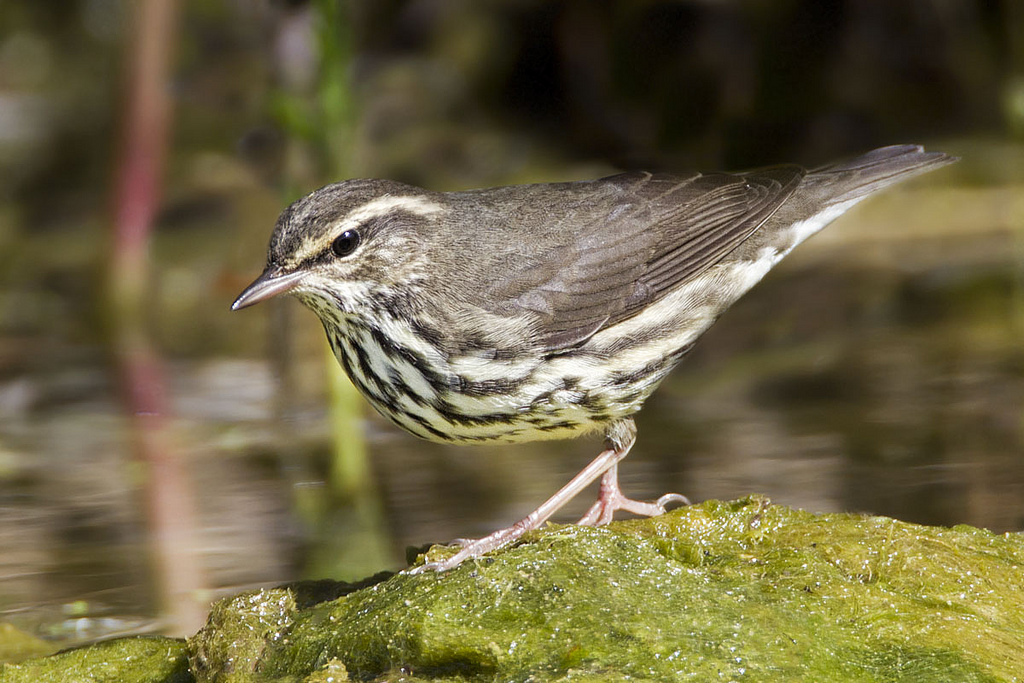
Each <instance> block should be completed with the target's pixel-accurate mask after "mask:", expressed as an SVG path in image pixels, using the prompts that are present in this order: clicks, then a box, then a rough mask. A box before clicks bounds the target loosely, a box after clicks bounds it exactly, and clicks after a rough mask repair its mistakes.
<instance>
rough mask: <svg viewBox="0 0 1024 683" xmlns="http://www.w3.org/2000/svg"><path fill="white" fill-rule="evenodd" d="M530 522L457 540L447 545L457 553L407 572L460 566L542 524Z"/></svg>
mask: <svg viewBox="0 0 1024 683" xmlns="http://www.w3.org/2000/svg"><path fill="white" fill-rule="evenodd" d="M531 522H532V520H531V518H530V517H526V518H525V519H521V520H519V521H518V522H516V523H515V524H513V525H512V526H510V527H505V528H504V529H498V530H497V531H495V532H494V533H491V534H488V535H487V536H484V537H483V538H476V539H468V538H457V539H455V540H454V541H452V542H451V543H449V544H448V547H457V548H458V549H459V552H457V553H455V554H454V555H451V556H449V557H446V558H445V559H443V560H433V561H430V562H424V563H423V564H421V565H420V566H418V567H413V568H412V569H410V570H409V573H410V574H421V573H423V572H426V571H434V572H446V571H448V570H449V569H452V568H454V567H457V566H458V565H460V564H462V562H463V561H464V560H468V559H469V558H471V557H480V556H481V555H484V554H486V553H489V552H491V551H492V550H497V549H498V548H503V547H505V546H506V545H508V544H509V543H512V542H513V541H515V540H516V539H518V538H519V537H521V536H522V535H523V534H525V533H526V532H527V531H530V530H532V529H535V528H537V526H540V524H541V523H542V522H538V523H537V524H531Z"/></svg>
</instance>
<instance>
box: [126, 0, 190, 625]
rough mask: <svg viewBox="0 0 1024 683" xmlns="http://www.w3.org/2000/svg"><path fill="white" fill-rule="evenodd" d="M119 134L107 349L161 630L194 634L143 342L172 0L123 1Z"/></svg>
mask: <svg viewBox="0 0 1024 683" xmlns="http://www.w3.org/2000/svg"><path fill="white" fill-rule="evenodd" d="M133 6H134V7H135V10H136V14H135V30H134V34H133V40H132V43H131V46H130V50H129V53H128V79H129V80H128V93H127V100H126V112H125V116H124V119H123V125H124V133H123V138H122V141H121V149H120V155H119V158H118V165H117V169H116V178H115V187H114V197H113V201H114V242H113V258H112V263H111V272H110V278H111V301H112V304H113V328H114V335H115V338H114V346H115V350H116V354H117V363H118V368H119V372H120V375H121V380H122V384H123V388H124V400H125V402H126V404H127V409H128V411H129V413H130V415H131V419H132V431H133V435H134V441H135V453H136V457H137V459H138V461H139V462H140V463H141V464H142V465H143V471H144V477H145V481H144V491H145V497H146V504H147V512H148V516H149V530H150V532H151V537H150V549H151V553H152V561H153V567H154V571H155V573H156V579H157V584H158V593H159V599H160V603H161V611H162V613H163V617H164V619H165V620H166V622H167V627H166V630H167V631H169V632H172V633H175V634H183V633H191V632H194V631H195V630H196V629H197V628H198V627H199V626H200V625H201V624H202V620H203V618H204V616H205V611H206V608H205V604H204V601H203V600H202V595H203V593H204V591H203V587H204V581H203V575H202V570H201V567H200V563H199V558H198V553H197V551H198V547H197V543H196V529H195V510H194V499H193V496H192V492H191V487H190V484H189V478H188V475H187V467H186V464H185V463H184V462H183V461H182V457H181V453H180V451H179V450H177V449H175V448H174V447H173V444H172V443H171V439H170V438H169V429H168V420H167V417H166V416H167V408H168V406H167V392H166V386H165V381H164V373H163V366H162V363H161V362H160V358H159V356H158V354H157V353H156V351H155V349H154V348H153V346H152V344H151V343H150V341H149V338H148V334H147V332H146V327H145V320H146V313H147V306H148V299H147V288H146V286H147V282H148V275H149V260H148V248H149V236H150V232H151V229H152V226H153V220H154V217H155V216H156V212H157V209H158V207H159V202H160V186H161V182H162V171H163V165H164V159H165V157H166V153H167V140H168V134H169V129H170V120H171V103H170V98H169V96H168V91H167V89H168V84H169V80H170V78H169V74H170V65H171V55H172V51H173V44H174V39H175V36H176V19H177V12H178V7H177V2H176V0H145V1H144V2H140V3H135V4H134V5H133Z"/></svg>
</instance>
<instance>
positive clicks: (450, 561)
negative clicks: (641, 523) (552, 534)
mask: <svg viewBox="0 0 1024 683" xmlns="http://www.w3.org/2000/svg"><path fill="white" fill-rule="evenodd" d="M634 441H636V426H635V425H634V424H633V419H632V418H628V417H627V418H623V419H622V420H619V421H618V422H615V423H613V424H612V426H611V427H610V428H609V429H608V432H607V434H606V436H605V450H604V451H602V452H601V454H600V455H598V456H597V457H596V458H594V459H593V460H592V461H591V462H590V464H589V465H587V466H586V467H584V468H583V469H582V470H580V473H579V474H577V475H576V476H575V477H573V478H572V479H571V480H570V481H569V483H568V484H566V485H565V486H563V487H562V488H560V489H559V490H558V492H557V493H555V495H553V496H551V497H550V498H548V499H547V500H546V501H544V502H543V503H541V504H540V506H539V507H538V508H537V509H536V510H534V511H533V512H531V513H530V514H528V515H527V516H526V517H524V518H523V519H521V520H519V521H518V522H516V523H515V524H513V525H512V526H510V527H506V528H504V529H498V530H497V531H495V532H494V533H492V534H490V535H488V536H484V537H483V538H478V539H476V540H474V541H465V542H463V543H462V544H461V546H462V547H461V548H460V549H459V552H457V553H455V554H454V555H452V556H451V557H448V558H446V559H444V560H438V561H437V562H427V563H425V564H422V565H420V566H419V567H416V568H414V569H412V570H411V572H410V573H412V574H418V573H420V572H422V571H425V570H428V569H432V570H434V571H439V572H443V571H447V570H449V569H451V568H452V567H455V566H458V565H459V564H460V563H461V562H462V561H463V560H465V559H468V558H470V557H479V556H480V555H483V554H485V553H489V552H491V551H492V550H497V549H498V548H503V547H505V546H506V545H508V544H509V543H512V542H513V541H515V540H516V539H518V538H520V537H521V536H522V535H523V534H525V533H526V532H528V531H532V530H533V529H536V528H537V527H539V526H540V525H541V524H543V523H544V522H546V521H547V520H548V519H549V518H550V517H551V515H553V514H555V513H556V512H558V510H559V509H561V508H562V506H563V505H565V504H566V503H568V502H569V501H570V500H572V499H573V498H574V497H575V496H576V494H578V493H579V492H580V491H582V490H583V489H585V488H587V486H589V485H590V484H591V483H593V481H594V480H595V479H597V478H598V477H600V476H601V475H602V474H604V473H605V472H607V471H609V468H612V469H614V468H615V465H616V464H617V463H618V462H619V461H620V460H622V459H623V458H624V457H626V454H627V453H629V449H630V447H631V446H632V445H633V442H634ZM612 481H613V482H614V481H615V478H614V477H613V478H612ZM602 490H603V484H602ZM615 490H616V491H618V485H617V484H616V485H615ZM620 498H624V497H622V496H621V494H620ZM624 499H625V498H624ZM625 500H628V499H625ZM662 512H664V509H662Z"/></svg>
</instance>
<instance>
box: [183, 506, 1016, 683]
mask: <svg viewBox="0 0 1024 683" xmlns="http://www.w3.org/2000/svg"><path fill="white" fill-rule="evenodd" d="M430 552H431V553H432V554H434V553H446V552H450V550H448V549H445V548H434V549H432V550H431V551H430ZM1022 567H1024V539H1022V538H1021V537H1020V536H1018V535H1001V536H1000V535H995V534H991V533H988V532H985V531H982V530H978V529H973V528H967V527H958V528H955V529H942V528H933V527H922V526H916V525H911V524H906V523H902V522H898V521H895V520H891V519H886V518H877V517H862V516H856V515H841V514H836V515H813V514H810V513H805V512H800V511H794V510H790V509H787V508H783V507H778V506H772V505H768V504H767V503H766V501H764V500H763V499H757V498H752V499H748V500H744V501H738V502H735V503H719V502H709V503H705V504H702V505H699V506H693V507H689V508H684V509H681V510H678V511H675V512H673V513H670V514H668V515H665V516H663V517H660V518H656V519H651V520H636V521H629V522H622V523H616V524H613V525H611V526H609V527H603V528H597V529H595V528H587V527H576V526H565V527H557V526H556V527H550V528H548V529H546V530H544V531H541V532H538V533H536V534H533V535H532V536H531V537H530V538H529V539H528V541H527V542H524V543H522V544H520V545H518V546H516V547H514V548H511V549H508V550H506V551H504V552H500V553H495V554H494V555H493V556H490V557H486V558H484V559H481V560H477V561H473V562H467V563H466V564H464V565H462V566H460V567H458V568H456V569H455V570H452V571H450V572H448V573H445V574H434V573H425V574H418V575H410V574H399V575H396V576H393V577H391V578H388V579H387V580H381V581H380V582H378V583H375V584H374V585H371V586H369V587H367V588H364V589H362V590H357V591H354V592H350V593H348V594H346V595H343V596H342V597H339V598H338V599H336V600H332V601H328V602H324V603H320V604H315V605H312V606H310V607H309V608H307V609H299V608H295V609H291V608H289V607H287V605H288V599H287V598H286V597H284V596H285V595H286V594H287V593H288V591H287V590H282V589H278V590H277V591H269V592H268V591H265V592H262V593H250V594H247V595H248V597H246V596H240V597H238V598H235V599H233V600H232V601H228V602H226V603H221V607H220V611H219V612H217V613H216V616H215V618H214V619H213V620H211V626H210V627H208V628H207V629H204V630H203V631H202V632H200V634H198V635H197V636H196V637H195V638H194V639H193V640H192V641H191V645H192V648H193V652H194V653H195V654H194V657H195V659H194V660H193V661H194V665H195V668H194V671H196V672H197V678H199V679H200V680H282V679H287V680H302V679H304V678H305V677H307V676H314V675H315V676H320V674H317V673H316V672H318V671H322V670H324V669H325V667H327V666H328V665H330V666H333V667H336V669H337V670H338V671H343V672H344V675H345V676H348V677H350V678H351V679H353V680H368V679H370V680H372V679H382V680H391V679H399V678H401V679H404V680H448V681H490V680H499V679H500V680H531V681H555V680H621V679H622V678H623V677H630V678H634V679H641V680H678V681H686V680H693V681H705V680H744V679H746V680H756V681H793V680H814V681H865V682H867V681H896V680H927V681H957V682H962V681H1009V680H1014V679H1015V678H1016V677H1018V676H1020V675H1022V672H1024V604H1022V603H1024V571H1022ZM381 578H383V577H381ZM239 600H242V602H243V603H244V609H240V610H238V614H237V616H233V613H234V612H235V611H236V609H238V608H237V604H238V601H239ZM261 600H266V601H267V603H268V604H269V605H270V607H269V608H268V613H270V614H273V615H274V616H273V617H272V618H271V619H270V620H269V621H259V620H257V621H258V624H259V625H257V626H256V627H253V625H252V623H253V622H252V620H253V616H252V613H253V610H254V609H255V610H258V609H259V608H258V607H257V605H258V604H259V603H260V601H261ZM282 609H283V612H282V611H281V610H282ZM231 624H235V626H237V627H236V628H232V627H231ZM227 652H230V653H233V654H230V655H229V656H226V657H225V656H224V653H227ZM239 652H245V653H247V654H246V656H245V657H244V658H239V657H238V654H237V653H239ZM242 660H244V662H245V665H244V666H243V667H239V666H238V664H239V662H240V661H242ZM225 672H227V673H225ZM309 680H325V679H324V678H322V677H321V678H315V679H314V678H310V679H309ZM335 680H344V678H335Z"/></svg>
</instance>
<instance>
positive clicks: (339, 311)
mask: <svg viewBox="0 0 1024 683" xmlns="http://www.w3.org/2000/svg"><path fill="white" fill-rule="evenodd" d="M443 211H444V208H443V207H442V205H441V204H440V203H439V202H438V200H437V195H434V194H432V193H429V192H426V191H424V190H421V189H419V188H416V187H412V186H409V185H403V184H401V183H396V182H392V181H389V180H348V181H345V182H341V183H335V184H333V185H328V186H326V187H322V188H320V189H319V190H317V191H315V192H313V193H311V194H309V195H307V196H306V197H303V198H302V199H300V200H298V201H296V202H295V203H293V204H292V205H291V206H289V207H288V208H287V209H285V211H284V213H282V214H281V217H280V218H278V220H277V225H276V226H275V228H274V233H273V235H272V236H271V238H270V249H269V253H268V256H267V267H266V268H265V269H264V271H263V273H262V274H261V275H260V276H259V277H258V278H256V280H255V281H254V282H253V283H252V284H251V285H249V286H248V287H247V288H246V289H245V291H243V292H242V293H241V294H240V295H239V297H238V298H237V299H236V300H235V302H234V303H233V304H232V306H231V308H232V310H238V309H240V308H245V307H246V306H251V305H253V304H256V303H259V302H261V301H265V300H266V299H269V298H271V297H274V296H277V295H278V294H285V293H291V294H295V295H296V296H297V297H298V298H299V299H300V300H302V302H303V303H305V304H306V305H307V306H309V307H310V308H312V309H313V310H314V311H315V312H316V313H317V314H318V315H320V317H321V318H324V317H325V316H331V317H337V316H340V315H345V314H352V313H357V312H359V311H360V310H362V308H363V307H364V306H367V305H370V304H372V302H373V300H374V299H379V298H380V296H381V295H386V294H388V293H396V292H400V291H402V290H403V289H407V288H408V287H410V286H414V283H415V282H416V281H417V279H418V278H420V277H422V274H423V272H424V270H425V267H424V258H423V256H424V253H425V249H424V246H425V245H424V244H423V242H424V241H425V240H429V236H430V235H431V233H432V232H433V227H434V226H433V224H434V222H435V221H436V220H437V218H438V217H439V216H440V214H442V213H443Z"/></svg>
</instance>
